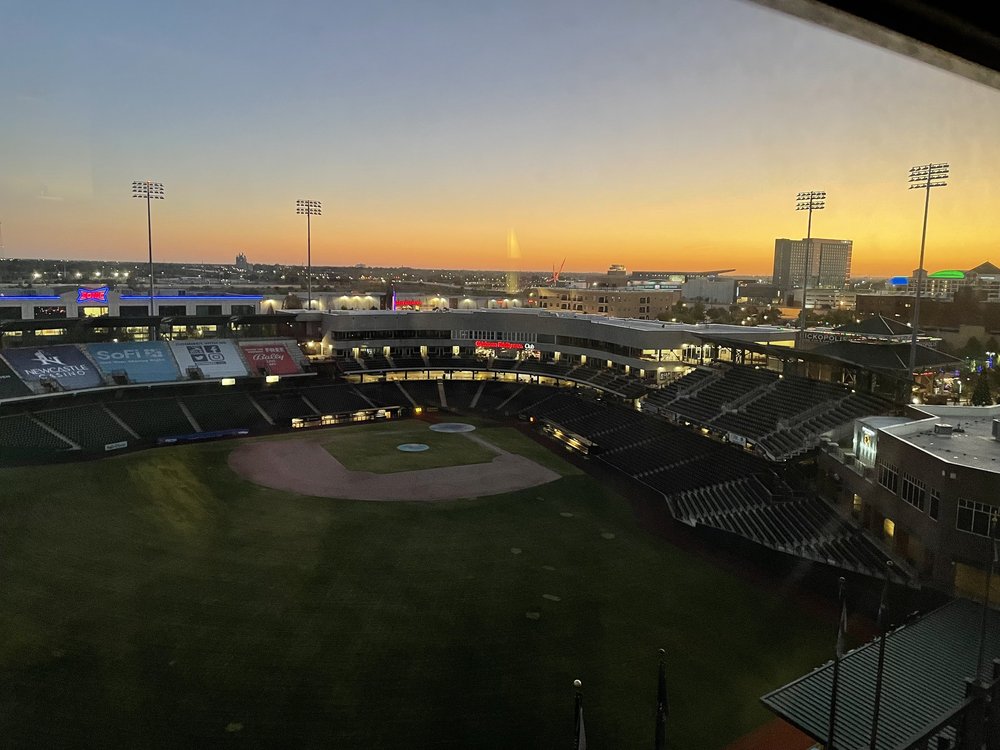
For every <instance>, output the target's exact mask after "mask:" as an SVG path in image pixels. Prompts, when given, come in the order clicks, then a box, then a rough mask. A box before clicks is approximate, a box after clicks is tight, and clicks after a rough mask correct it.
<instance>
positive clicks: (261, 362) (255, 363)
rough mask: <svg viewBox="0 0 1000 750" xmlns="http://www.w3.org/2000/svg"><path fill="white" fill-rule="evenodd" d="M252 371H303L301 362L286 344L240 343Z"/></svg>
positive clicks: (274, 372) (272, 372)
mask: <svg viewBox="0 0 1000 750" xmlns="http://www.w3.org/2000/svg"><path fill="white" fill-rule="evenodd" d="M240 348H241V349H242V350H243V354H244V356H245V357H246V360H247V362H248V363H249V364H250V373H251V374H253V375H257V374H260V370H261V368H263V370H264V373H263V374H264V375H294V374H296V373H299V372H302V370H301V369H300V368H299V363H298V362H296V361H295V359H293V358H292V353H291V352H290V351H289V350H288V347H287V346H286V345H285V344H240Z"/></svg>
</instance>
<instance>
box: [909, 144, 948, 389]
mask: <svg viewBox="0 0 1000 750" xmlns="http://www.w3.org/2000/svg"><path fill="white" fill-rule="evenodd" d="M950 170H951V167H950V166H949V165H948V164H946V163H941V164H934V163H931V164H921V165H919V166H916V167H911V168H910V176H909V184H910V190H923V191H924V224H923V229H922V230H921V232H920V263H919V265H918V266H917V292H916V295H915V296H914V298H913V320H912V321H911V326H912V331H911V332H910V363H909V364H910V374H911V376H912V374H913V372H914V371H915V370H916V369H917V336H918V335H919V328H918V326H919V325H920V298H921V296H922V295H923V289H924V284H925V283H927V280H926V279H925V278H924V248H925V247H926V245H927V212H928V209H929V208H930V202H931V188H937V187H945V186H946V185H947V184H948V182H947V180H948V176H949V172H950Z"/></svg>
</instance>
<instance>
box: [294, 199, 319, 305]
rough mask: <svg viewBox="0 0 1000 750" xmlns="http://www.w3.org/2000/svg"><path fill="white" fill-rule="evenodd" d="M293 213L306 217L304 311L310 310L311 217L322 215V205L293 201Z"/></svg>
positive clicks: (315, 202)
mask: <svg viewBox="0 0 1000 750" xmlns="http://www.w3.org/2000/svg"><path fill="white" fill-rule="evenodd" d="M295 213H297V214H305V217H306V299H307V302H306V309H308V310H312V217H313V216H322V215H323V204H322V202H320V201H314V200H302V199H300V200H297V201H295Z"/></svg>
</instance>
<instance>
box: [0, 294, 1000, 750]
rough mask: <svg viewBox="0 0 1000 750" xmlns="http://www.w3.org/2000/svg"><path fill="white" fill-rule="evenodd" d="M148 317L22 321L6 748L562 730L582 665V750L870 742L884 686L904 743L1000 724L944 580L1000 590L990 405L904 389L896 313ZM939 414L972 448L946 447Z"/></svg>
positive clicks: (1, 691) (445, 744)
mask: <svg viewBox="0 0 1000 750" xmlns="http://www.w3.org/2000/svg"><path fill="white" fill-rule="evenodd" d="M145 323H146V324H148V327H143V324H141V323H137V321H136V320H129V319H125V318H122V319H115V318H102V319H100V321H99V323H95V321H93V320H81V321H80V322H74V321H68V322H65V324H64V325H61V327H60V326H58V325H57V324H55V323H53V322H52V321H44V322H39V324H38V325H27V324H24V323H22V324H20V325H13V324H11V323H4V324H0V481H2V483H3V487H4V491H3V493H2V498H3V499H2V501H0V634H2V637H0V669H2V672H3V675H4V679H3V681H2V688H0V733H2V736H3V737H4V745H5V746H9V747H83V746H102V747H120V746H128V747H149V748H158V747H164V748H166V747H171V748H173V747H192V746H209V747H215V746H218V747H253V748H257V747H282V746H287V747H373V748H374V747H422V748H423V747H426V748H468V747H477V748H514V747H516V748H533V747H538V748H543V747H544V748H547V747H557V746H560V743H564V746H568V743H569V741H570V738H571V736H572V733H573V716H572V715H571V714H570V711H571V709H572V705H573V688H572V685H573V681H574V680H576V679H579V680H581V681H582V688H581V690H582V694H583V695H584V696H585V705H586V723H587V728H586V732H587V736H588V739H589V741H590V743H591V745H592V746H593V747H605V748H630V747H643V746H648V745H649V744H650V743H651V742H652V737H653V731H654V724H655V723H656V722H657V721H658V717H661V718H662V717H665V726H666V746H667V747H670V748H685V749H689V748H704V749H706V750H712V749H715V748H718V749H719V750H722V749H730V750H737V749H739V750H746V749H747V748H751V747H755V748H772V747H773V748H777V747H784V748H801V750H805V749H806V748H809V747H812V746H813V745H814V744H815V743H816V742H822V741H823V740H824V739H825V738H826V737H827V735H826V734H825V732H826V731H827V726H826V721H827V720H826V717H827V714H828V713H830V714H832V715H835V716H836V717H837V720H838V722H839V726H841V727H842V730H838V731H842V732H843V733H844V734H845V735H846V734H847V733H848V732H849V731H850V732H855V734H856V735H857V737H855V738H854V739H852V742H853V741H854V740H857V743H858V744H857V745H856V746H860V745H861V744H864V745H865V746H867V742H868V738H867V734H865V732H866V731H867V729H866V728H867V726H868V725H869V724H871V723H872V721H873V718H872V717H873V716H874V724H875V725H876V734H877V739H878V745H877V746H878V747H879V748H897V747H898V748H904V747H935V746H937V747H972V745H966V744H962V743H963V742H966V741H971V740H968V738H969V737H972V735H971V734H969V733H968V732H970V731H971V730H969V729H968V727H969V726H972V724H974V723H975V722H974V721H973V720H972V719H970V718H969V717H970V716H973V715H975V716H976V717H979V718H978V719H977V720H978V721H979V724H976V726H979V725H980V724H982V723H983V721H986V720H985V719H983V718H982V715H981V714H977V713H976V711H978V710H980V709H981V708H982V706H984V705H987V703H988V700H987V698H988V696H989V695H990V694H996V693H997V691H998V687H997V685H998V684H1000V681H998V679H997V677H998V675H1000V670H998V669H997V666H996V665H998V664H1000V662H997V661H996V658H997V657H1000V621H998V618H996V617H995V615H996V613H995V612H991V613H990V615H989V617H986V616H985V615H984V617H983V620H982V638H981V641H976V639H975V635H976V633H977V626H978V620H977V617H978V615H977V614H976V613H977V612H978V611H979V610H978V609H976V608H975V607H972V609H971V610H970V611H969V612H966V611H965V610H962V612H961V613H960V614H961V617H959V616H958V615H956V614H955V612H957V611H958V610H956V609H955V607H956V606H958V607H959V608H961V607H962V606H965V605H970V606H971V602H969V601H968V600H967V599H964V598H961V597H962V596H963V595H966V596H968V595H972V596H975V595H976V594H977V593H978V594H979V595H981V594H982V590H983V589H982V586H983V584H984V583H985V585H986V586H987V589H986V591H987V597H988V596H989V593H990V589H989V586H990V585H991V583H992V582H991V579H990V577H989V574H990V573H992V567H991V566H990V568H989V570H987V567H988V566H987V560H988V558H989V556H990V555H989V552H990V550H991V544H992V540H991V539H990V538H989V537H990V532H991V531H992V529H991V527H990V526H989V520H988V519H989V518H990V515H989V511H988V510H984V509H982V508H980V507H979V506H980V505H982V506H984V508H985V507H986V506H989V507H995V503H996V500H995V493H994V492H993V490H995V487H996V484H995V481H996V473H997V471H998V469H996V468H994V467H995V465H996V464H995V463H994V462H995V461H996V460H997V458H1000V449H998V447H997V444H996V441H995V440H992V439H990V438H989V437H988V436H986V434H985V433H986V432H988V429H989V428H988V425H989V424H990V420H993V418H994V416H996V417H998V418H1000V413H997V414H996V415H994V411H996V410H997V408H1000V407H977V408H978V409H979V411H976V412H974V413H973V412H972V411H970V410H971V409H973V407H947V406H939V407H916V406H913V405H912V404H910V403H909V402H910V382H911V377H910V373H909V372H907V371H906V365H905V363H904V362H903V360H905V357H903V358H902V360H901V359H900V357H898V356H896V350H897V349H898V347H899V346H901V344H899V342H898V341H896V340H894V339H893V338H892V333H891V332H890V333H889V334H887V335H886V336H882V337H881V338H880V337H879V336H878V335H877V332H873V331H872V330H865V331H858V330H851V329H850V327H845V330H843V331H841V332H840V333H839V334H837V336H838V337H839V338H838V339H837V340H836V341H833V342H829V341H828V342H826V343H824V344H821V345H817V346H814V347H812V348H810V347H807V346H801V345H800V346H796V343H797V342H796V335H795V331H790V330H787V329H783V328H778V327H764V326H761V327H755V328H747V327H740V326H726V325H715V324H699V325H685V324H670V323H660V322H656V321H638V320H616V319H609V318H605V317H598V316H589V315H580V314H573V313H558V312H549V311H542V310H438V311H433V312H418V311H405V312H404V311H391V310H382V311H379V310H373V311H365V312H353V311H352V312H346V311H345V312H339V311H331V312H324V313H318V312H303V311H286V312H281V313H275V314H271V315H259V314H253V315H230V316H223V317H214V318H208V317H205V316H202V317H200V318H194V317H192V318H190V319H186V318H184V317H182V316H178V317H175V318H172V319H162V320H156V321H155V322H151V321H145ZM799 343H803V342H799ZM918 354H919V358H918V362H919V366H920V368H921V372H922V373H924V375H925V376H926V377H931V378H932V377H933V375H934V373H935V372H936V371H939V370H943V369H944V368H947V367H949V366H951V365H953V360H951V359H950V358H949V357H947V356H945V355H942V354H940V353H939V352H937V351H936V350H935V349H934V348H933V347H931V346H920V347H919V352H918ZM956 409H957V410H958V411H955V410H956ZM963 409H964V410H965V411H962V410H963ZM949 410H951V411H949ZM966 412H968V413H966ZM956 422H961V423H964V424H965V425H966V427H965V429H964V430H963V431H955V430H954V428H953V425H954V424H955V423H956ZM996 423H998V421H997V420H993V424H996ZM946 427H947V428H948V429H950V430H951V432H949V433H948V436H947V438H945V437H941V438H940V440H941V441H943V440H945V439H948V440H950V441H951V442H950V443H949V446H950V447H951V448H952V449H953V450H952V452H951V453H948V454H947V455H945V454H942V453H941V451H940V450H937V451H935V450H932V449H930V448H929V447H928V446H927V445H926V444H922V443H921V440H922V439H923V438H922V437H921V436H923V435H924V434H925V433H927V432H928V431H930V432H932V433H936V434H939V435H943V434H944V432H945V431H946V430H945V428H946ZM939 428H940V429H939ZM980 430H982V431H984V432H983V434H982V435H981V434H980V432H979V431H980ZM973 437H975V438H976V439H975V441H973V440H972V438H973ZM980 438H982V439H980ZM906 451H910V452H911V453H910V454H909V457H907V454H906V453H905V452H906ZM976 451H980V452H981V457H977V458H973V455H972V454H973V453H975V452H976ZM897 452H899V453H897ZM976 455H977V456H978V455H979V454H976ZM941 462H945V464H946V465H947V467H948V468H946V469H944V470H941V466H942V465H945V464H941ZM939 464H940V465H939ZM939 471H941V474H942V476H944V475H945V474H947V473H948V472H950V473H951V477H950V479H948V480H947V481H949V482H951V483H952V484H951V485H950V487H949V488H946V489H944V490H941V491H938V490H937V489H936V487H937V486H938V485H937V484H936V483H939V482H940V481H941V480H940V477H938V473H939ZM946 478H947V477H946ZM959 487H960V490H959V489H957V488H959ZM907 488H910V489H907ZM991 488H992V489H991ZM980 516H984V517H985V518H987V527H986V530H985V532H984V530H983V528H982V526H981V520H982V519H981V518H980ZM950 519H956V520H954V522H952V520H950ZM966 523H968V529H966V528H965V524H966ZM887 561H888V562H890V563H891V565H888V566H887V564H886V563H887ZM838 579H843V580H844V581H846V582H847V586H848V587H849V590H850V591H851V592H852V594H851V606H850V613H849V615H846V614H845V615H844V617H843V618H842V620H841V624H840V625H839V626H838V617H840V616H841V603H839V602H838V600H837V596H836V592H837V586H838ZM994 588H995V587H994ZM880 591H881V592H882V604H883V605H885V603H886V592H890V593H889V601H890V602H891V615H890V617H891V619H892V628H891V629H890V628H888V627H887V626H886V623H885V622H884V619H883V618H881V617H880V618H879V619H880V622H879V623H876V621H875V620H876V618H875V610H876V609H877V608H878V607H879V601H878V599H879V592H880ZM956 596H957V597H959V598H957V599H954V600H952V597H956ZM956 603H957V604H956ZM949 608H950V609H949ZM844 611H845V612H846V609H845V610H844ZM986 611H987V610H986V609H983V612H984V613H985V612H986ZM947 617H951V618H952V620H949V622H951V621H956V622H959V623H960V626H961V627H967V628H968V630H969V633H970V635H969V636H968V638H965V636H964V635H963V639H964V640H963V643H965V644H966V645H968V644H970V643H971V644H972V646H971V647H970V648H966V649H964V650H963V649H954V650H951V651H949V655H948V658H947V659H946V661H947V665H948V667H949V669H950V671H949V669H939V670H937V671H936V672H935V673H934V676H933V680H934V681H936V682H934V684H933V685H925V684H924V683H921V682H920V680H919V679H917V678H914V677H913V676H912V675H911V676H909V677H905V678H904V674H903V672H902V671H897V672H892V673H889V672H885V674H886V675H888V676H887V678H886V680H885V688H884V690H885V693H884V699H883V698H882V690H883V688H882V677H883V670H882V661H883V659H882V657H884V656H885V653H886V652H887V653H888V657H887V661H886V663H887V664H890V665H891V664H898V663H903V662H904V661H906V660H909V661H907V662H906V663H907V664H909V665H910V666H913V664H917V665H918V666H919V664H921V663H922V662H921V659H923V658H925V656H926V654H927V653H928V652H929V650H933V649H929V647H928V645H927V639H928V638H931V639H932V641H933V638H935V637H942V636H940V633H941V632H946V631H947V628H945V630H941V628H943V627H944V626H943V625H940V624H938V625H937V626H935V625H934V623H935V622H938V621H939V620H941V618H947ZM935 618H937V620H935ZM956 618H957V620H956ZM963 618H964V619H963ZM933 627H938V630H937V631H933V632H934V633H938V634H939V635H938V636H933V635H931V636H928V635H927V633H930V632H931V631H932V630H933ZM949 627H950V626H949ZM955 627H959V626H955ZM887 631H890V632H889V633H888V637H887ZM948 632H951V631H948ZM838 633H839V634H840V635H841V636H842V638H840V639H837V640H838V648H837V658H836V659H834V641H835V636H836V635H837V634H838ZM963 633H964V631H963ZM920 634H924V636H923V640H922V639H921V638H920V637H917V636H919V635H920ZM876 635H878V636H879V639H880V641H881V646H882V648H883V653H882V655H880V661H879V665H878V672H877V674H876V665H875V662H874V661H873V660H872V659H871V658H869V657H870V656H871V655H872V654H874V653H875V651H874V650H873V649H875V650H877V646H876V643H875V641H872V640H871V639H872V638H873V637H875V636H876ZM843 639H846V645H845V646H844V649H841V648H840V644H839V641H840V640H843ZM887 643H888V647H887V648H886V644H887ZM976 643H981V644H982V648H980V649H979V650H978V652H977V649H976V648H975V644H976ZM660 649H662V656H661V655H660ZM842 651H843V654H842ZM977 658H978V666H980V667H982V666H983V664H984V663H985V665H986V667H985V668H986V672H981V673H978V674H980V675H983V674H985V675H986V677H984V678H983V681H982V683H981V684H982V685H983V686H985V687H983V688H982V692H981V693H974V692H972V693H970V692H968V690H967V689H966V685H965V683H964V682H963V680H964V678H966V677H972V676H973V675H975V674H977V673H976V670H975V667H976V666H977V664H976V659H977ZM831 659H834V662H831ZM984 659H985V662H984ZM991 660H993V661H992V663H993V664H994V671H993V672H992V673H989V664H990V661H991ZM841 661H842V662H843V665H844V675H849V676H850V681H849V682H848V681H846V677H845V682H844V684H843V686H842V687H841V689H840V690H841V693H842V696H843V697H842V699H841V702H840V706H841V708H840V709H839V711H840V713H835V712H834V711H833V709H830V708H829V703H830V697H831V690H833V694H834V695H836V690H837V688H836V684H837V683H836V680H837V678H836V677H834V678H833V679H834V681H833V682H832V683H831V681H830V679H829V673H830V669H831V667H832V665H834V664H835V665H836V666H837V667H838V668H839V666H840V662H841ZM661 662H662V664H663V665H664V673H665V675H666V694H667V695H668V696H669V701H668V702H661V701H658V696H657V685H656V682H657V669H658V664H659V663H661ZM966 662H969V663H968V664H967V663H966ZM966 667H968V668H966ZM916 672H917V673H920V672H921V670H920V669H916ZM990 674H992V676H990ZM924 676H925V677H926V675H924ZM810 679H811V680H812V682H809V680H810ZM876 680H877V682H878V685H879V687H878V688H877V689H876V688H875V684H876ZM831 684H832V685H833V686H834V687H833V688H831ZM977 684H979V683H977ZM783 686H784V687H783ZM872 690H875V693H874V695H875V696H876V697H875V698H874V705H875V706H879V705H881V711H882V716H883V717H884V720H883V722H882V729H881V730H878V726H879V719H878V711H877V709H873V700H872V698H871V691H872ZM908 690H909V691H910V692H909V693H908V692H907V691H908ZM914 690H916V691H918V692H920V693H922V695H923V700H922V701H914V698H913V695H912V694H911V693H912V692H913V691H914ZM866 696H867V697H866ZM984 696H985V697H984ZM762 697H763V700H762ZM658 703H659V706H658ZM996 703H997V702H996V701H994V704H996ZM914 706H916V708H914ZM873 711H874V714H873ZM903 716H905V717H906V718H905V721H903V720H902V719H900V717H903ZM991 720H993V721H995V720H996V717H995V716H994V717H993V719H991ZM855 723H856V724H858V726H857V727H855V726H854V724H855ZM879 732H881V733H879ZM862 735H863V736H862ZM852 737H853V735H852ZM862 739H863V742H862ZM932 742H937V743H939V744H937V745H934V744H929V743H932ZM946 742H948V743H954V744H944V743H946ZM907 743H909V744H907ZM921 743H922V744H921ZM838 746H840V745H838ZM851 746H852V747H853V746H855V745H851Z"/></svg>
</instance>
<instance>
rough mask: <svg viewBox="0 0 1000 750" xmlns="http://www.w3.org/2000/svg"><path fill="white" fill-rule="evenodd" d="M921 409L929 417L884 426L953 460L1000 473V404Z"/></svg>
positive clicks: (911, 441)
mask: <svg viewBox="0 0 1000 750" xmlns="http://www.w3.org/2000/svg"><path fill="white" fill-rule="evenodd" d="M919 411H922V412H926V413H927V414H928V415H929V416H927V417H926V418H923V419H916V420H912V419H911V420H906V421H905V422H903V423H902V424H895V425H889V426H886V427H883V428H882V429H883V430H884V431H885V432H886V433H888V434H890V435H893V436H895V437H897V438H899V439H900V440H902V441H903V442H905V443H908V444H910V445H912V446H915V447H916V448H919V449H920V450H922V451H924V452H925V453H927V454H929V455H932V456H934V457H936V458H941V459H944V460H946V461H948V462H949V463H953V464H958V465H960V466H968V467H971V468H974V469H982V470H984V471H991V472H994V473H997V474H1000V442H998V441H997V440H996V439H995V438H994V437H993V429H994V428H993V423H994V421H996V420H1000V405H996V406H930V405H928V406H921V407H920V408H919Z"/></svg>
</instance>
